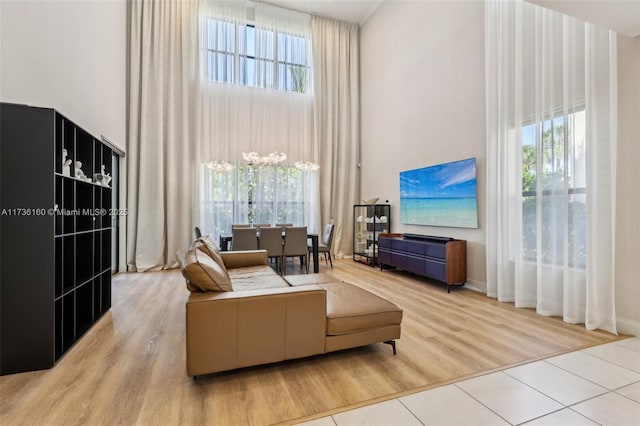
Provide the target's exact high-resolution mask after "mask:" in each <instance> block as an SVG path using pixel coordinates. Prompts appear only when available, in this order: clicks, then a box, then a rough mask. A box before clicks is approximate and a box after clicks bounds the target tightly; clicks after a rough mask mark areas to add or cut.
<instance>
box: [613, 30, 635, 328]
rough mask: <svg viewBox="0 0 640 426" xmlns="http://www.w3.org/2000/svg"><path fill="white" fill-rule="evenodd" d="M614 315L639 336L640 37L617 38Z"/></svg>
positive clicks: (619, 325)
mask: <svg viewBox="0 0 640 426" xmlns="http://www.w3.org/2000/svg"><path fill="white" fill-rule="evenodd" d="M618 58H619V60H618V94H619V95H618V124H619V125H618V164H617V166H618V177H617V187H618V188H617V189H618V190H617V192H616V202H617V209H616V230H617V232H616V315H617V317H618V331H621V332H624V333H630V334H634V335H636V336H640V281H639V280H640V278H639V277H640V262H639V260H640V213H639V212H640V167H639V165H640V36H638V37H635V38H633V39H631V38H628V37H624V36H619V37H618Z"/></svg>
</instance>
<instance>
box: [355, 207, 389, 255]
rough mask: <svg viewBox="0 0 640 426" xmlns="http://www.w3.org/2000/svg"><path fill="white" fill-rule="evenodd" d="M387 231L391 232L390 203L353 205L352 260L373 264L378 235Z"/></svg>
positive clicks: (376, 251)
mask: <svg viewBox="0 0 640 426" xmlns="http://www.w3.org/2000/svg"><path fill="white" fill-rule="evenodd" d="M387 232H391V205H389V204H356V205H354V206H353V260H354V261H358V262H362V263H366V264H368V265H371V266H375V265H376V264H377V258H378V236H379V235H380V234H381V233H387Z"/></svg>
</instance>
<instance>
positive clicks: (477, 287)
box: [464, 279, 487, 294]
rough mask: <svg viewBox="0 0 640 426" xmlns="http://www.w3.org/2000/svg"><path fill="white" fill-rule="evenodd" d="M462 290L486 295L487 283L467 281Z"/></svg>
mask: <svg viewBox="0 0 640 426" xmlns="http://www.w3.org/2000/svg"><path fill="white" fill-rule="evenodd" d="M464 288H468V289H469V290H473V291H477V292H480V293H484V294H487V283H485V282H482V281H476V280H470V279H467V282H466V283H465V284H464Z"/></svg>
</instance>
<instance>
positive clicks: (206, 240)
mask: <svg viewBox="0 0 640 426" xmlns="http://www.w3.org/2000/svg"><path fill="white" fill-rule="evenodd" d="M194 246H195V247H198V248H199V249H200V250H202V251H203V252H205V253H206V254H207V256H209V257H210V258H212V259H213V260H215V261H216V262H218V265H220V266H222V267H223V268H225V269H226V266H225V264H224V259H222V254H220V249H219V248H218V246H217V245H216V243H215V242H214V241H213V240H212V239H211V237H209V236H208V235H206V236H205V235H203V236H202V237H200V238H198V239H197V240H195V242H194V243H193V246H192V247H194Z"/></svg>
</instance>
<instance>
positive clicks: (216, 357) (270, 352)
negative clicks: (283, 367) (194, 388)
mask: <svg viewBox="0 0 640 426" xmlns="http://www.w3.org/2000/svg"><path fill="white" fill-rule="evenodd" d="M205 240H206V239H205ZM212 250H217V248H216V247H215V244H212V243H211V241H203V240H199V241H196V243H194V246H193V247H192V249H191V250H190V251H189V253H188V254H187V256H186V258H185V262H184V264H183V275H184V276H185V278H186V279H187V287H188V288H189V289H190V290H192V292H191V294H190V296H189V299H188V301H187V304H186V315H187V317H186V329H187V336H186V341H187V374H188V375H189V376H194V377H195V376H198V375H202V374H207V373H215V372H219V371H225V370H232V369H236V368H241V367H249V366H254V365H259V364H266V363H273V362H278V361H283V360H287V359H295V358H301V357H306V356H311V355H317V354H323V353H327V352H331V351H336V350H340V349H347V348H353V347H357V346H363V345H368V344H373V343H379V342H387V343H392V344H393V350H394V353H395V342H394V339H399V338H400V325H401V321H402V310H401V309H400V308H398V307H397V306H396V305H394V304H393V303H391V302H389V301H387V300H385V299H383V298H381V297H379V296H376V295H374V294H372V293H370V292H368V291H366V290H363V289H361V288H359V287H357V286H354V285H351V284H347V283H344V282H339V281H334V280H333V279H328V276H327V275H324V274H312V275H308V276H304V278H303V279H302V280H300V279H297V280H294V279H291V282H292V283H293V284H294V285H291V284H290V283H289V282H287V281H286V277H285V278H282V277H280V276H279V275H278V274H277V273H276V272H275V271H274V270H273V269H272V268H271V267H269V266H268V264H267V261H268V260H267V252H266V251H264V250H255V251H238V252H216V253H212V252H211V251H212ZM203 256H205V257H203ZM215 258H217V259H218V262H222V263H223V265H219V263H216V262H215V260H214V259H215ZM211 262H214V263H216V265H213V264H212V263H211ZM218 266H220V267H221V268H222V269H223V270H224V273H225V274H226V276H227V277H228V278H229V280H230V283H231V287H232V291H210V290H211V289H210V288H206V290H209V291H203V288H202V286H204V287H208V286H209V285H213V289H215V288H216V286H217V284H218V283H213V284H211V283H210V282H208V280H209V279H211V280H212V281H215V280H218V281H224V280H225V278H224V276H223V277H222V278H221V277H219V276H218V274H219V273H220V271H219V270H218V268H217V267H218ZM203 280H204V281H205V282H204V284H203ZM313 282H317V284H313ZM307 283H311V284H307ZM223 284H224V283H223ZM295 284H302V285H295ZM223 287H225V285H223ZM227 290H228V287H227Z"/></svg>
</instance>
